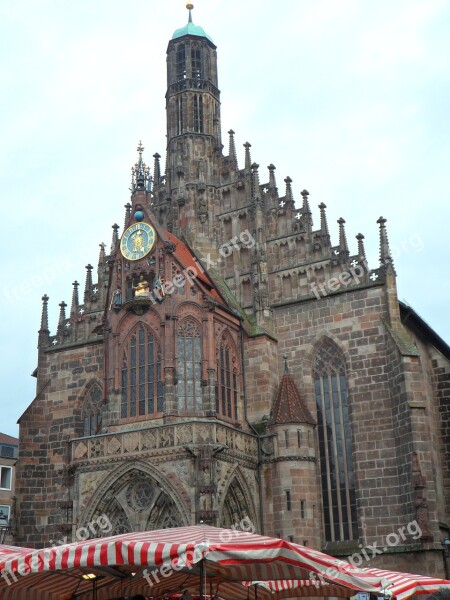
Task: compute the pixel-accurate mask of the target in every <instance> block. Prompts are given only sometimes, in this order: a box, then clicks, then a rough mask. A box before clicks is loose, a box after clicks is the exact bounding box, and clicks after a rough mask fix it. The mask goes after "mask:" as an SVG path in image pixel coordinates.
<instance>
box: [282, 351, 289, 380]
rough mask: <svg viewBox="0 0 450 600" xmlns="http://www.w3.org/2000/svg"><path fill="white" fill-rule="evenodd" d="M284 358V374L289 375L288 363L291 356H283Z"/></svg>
mask: <svg viewBox="0 0 450 600" xmlns="http://www.w3.org/2000/svg"><path fill="white" fill-rule="evenodd" d="M283 358H284V374H285V375H287V374H288V373H289V368H288V362H287V361H288V358H289V356H288V355H287V354H283Z"/></svg>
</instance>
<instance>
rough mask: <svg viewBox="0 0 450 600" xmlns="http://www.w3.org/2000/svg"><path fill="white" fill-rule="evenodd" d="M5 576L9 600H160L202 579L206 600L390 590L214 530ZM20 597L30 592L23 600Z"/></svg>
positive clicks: (301, 553) (307, 551)
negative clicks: (229, 591)
mask: <svg viewBox="0 0 450 600" xmlns="http://www.w3.org/2000/svg"><path fill="white" fill-rule="evenodd" d="M0 572H4V573H6V574H9V576H10V579H13V582H12V583H11V581H9V585H8V583H5V581H4V580H2V581H0V596H1V597H2V598H4V599H5V600H9V599H14V600H21V598H26V599H27V600H34V599H36V600H47V599H48V600H51V599H53V598H58V600H70V599H71V598H73V597H82V596H83V594H86V593H88V592H89V591H90V590H91V589H92V588H91V586H94V587H96V588H97V594H98V597H99V598H113V597H114V595H113V593H115V592H116V591H117V589H118V587H121V588H122V589H124V588H127V589H128V587H129V588H130V589H131V588H138V586H139V585H140V586H143V587H144V589H145V593H144V595H152V596H154V595H156V594H155V591H156V590H157V589H158V587H156V586H159V588H160V589H161V590H162V589H163V588H164V586H168V587H170V586H172V587H173V583H172V581H170V580H171V578H172V577H174V576H175V575H182V576H185V577H186V575H188V576H189V577H194V578H195V577H197V578H198V581H197V584H198V585H199V593H200V595H201V596H203V595H204V594H206V593H208V591H207V590H208V585H209V586H210V587H211V585H215V584H219V583H221V584H222V585H225V582H242V581H268V580H293V579H296V580H298V579H308V578H309V573H317V574H319V575H320V576H321V577H322V578H324V579H325V580H326V581H329V582H331V583H332V584H333V585H338V586H344V587H346V588H348V589H349V590H353V591H368V592H375V593H376V592H379V591H380V590H381V589H382V587H383V586H384V585H385V581H384V577H382V576H378V575H373V574H369V573H367V572H365V571H364V570H363V569H359V568H357V567H353V566H352V565H350V564H349V563H346V562H344V561H341V560H338V559H336V558H333V557H331V556H328V555H326V554H323V553H321V552H317V551H314V550H312V549H311V548H307V547H304V546H300V545H298V544H293V543H290V542H287V541H285V540H282V539H278V538H271V537H267V536H260V535H256V534H252V533H248V532H243V531H236V530H230V529H221V528H217V527H210V526H207V525H198V526H192V527H178V528H173V529H163V530H157V531H145V532H135V533H129V534H124V535H119V536H113V537H109V538H102V539H95V540H86V541H83V542H75V543H73V544H66V545H64V546H57V547H52V548H44V549H42V550H35V551H30V552H28V553H25V554H21V555H20V556H17V557H15V556H13V557H12V558H10V559H6V560H4V559H0ZM88 575H92V576H93V579H92V580H91V581H90V580H88V579H85V578H86V577H87V576H88ZM187 579H188V578H187ZM139 580H141V581H139ZM144 580H145V582H144ZM137 582H139V584H138V583H137ZM21 590H24V591H25V592H26V593H25V594H23V595H22V596H21V595H20V592H21ZM312 591H314V590H312ZM219 593H222V590H220V592H219ZM127 595H128V591H127Z"/></svg>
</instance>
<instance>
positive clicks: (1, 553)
mask: <svg viewBox="0 0 450 600" xmlns="http://www.w3.org/2000/svg"><path fill="white" fill-rule="evenodd" d="M24 552H33V549H32V548H22V547H21V546H8V545H7V544H0V561H1V560H2V559H3V560H7V559H8V558H12V557H13V555H15V554H23V553H24Z"/></svg>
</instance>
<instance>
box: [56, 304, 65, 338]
mask: <svg viewBox="0 0 450 600" xmlns="http://www.w3.org/2000/svg"><path fill="white" fill-rule="evenodd" d="M66 306H67V304H66V303H65V302H64V300H63V301H62V302H60V304H59V320H58V330H57V331H58V335H63V333H64V322H65V320H66Z"/></svg>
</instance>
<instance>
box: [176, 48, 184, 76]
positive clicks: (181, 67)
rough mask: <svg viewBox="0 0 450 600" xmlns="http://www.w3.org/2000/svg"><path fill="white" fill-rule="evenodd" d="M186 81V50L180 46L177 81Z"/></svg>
mask: <svg viewBox="0 0 450 600" xmlns="http://www.w3.org/2000/svg"><path fill="white" fill-rule="evenodd" d="M180 79H186V48H185V45H184V44H180V45H179V46H178V48H177V81H180Z"/></svg>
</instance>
